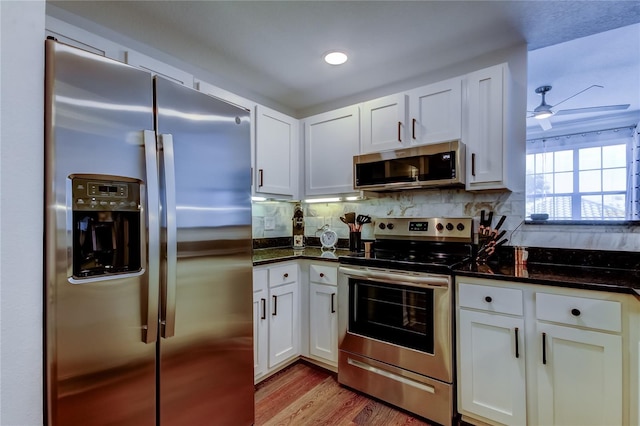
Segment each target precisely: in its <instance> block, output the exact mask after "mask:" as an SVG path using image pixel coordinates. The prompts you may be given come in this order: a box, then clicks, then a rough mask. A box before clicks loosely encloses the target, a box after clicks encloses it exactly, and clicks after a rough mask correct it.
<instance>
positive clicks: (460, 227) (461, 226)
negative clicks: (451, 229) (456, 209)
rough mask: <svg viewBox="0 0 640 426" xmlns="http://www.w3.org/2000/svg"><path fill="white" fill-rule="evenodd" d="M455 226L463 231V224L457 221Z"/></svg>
mask: <svg viewBox="0 0 640 426" xmlns="http://www.w3.org/2000/svg"><path fill="white" fill-rule="evenodd" d="M456 228H457V229H458V231H464V224H463V223H459V224H458V226H456Z"/></svg>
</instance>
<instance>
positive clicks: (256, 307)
mask: <svg viewBox="0 0 640 426" xmlns="http://www.w3.org/2000/svg"><path fill="white" fill-rule="evenodd" d="M255 284H256V278H255V275H254V288H253V375H254V377H255V378H258V377H260V376H262V375H263V374H265V373H266V372H267V357H268V353H267V345H268V331H269V322H268V320H267V310H268V307H267V306H268V305H267V298H268V294H267V285H266V282H265V283H264V285H261V286H256V285H255Z"/></svg>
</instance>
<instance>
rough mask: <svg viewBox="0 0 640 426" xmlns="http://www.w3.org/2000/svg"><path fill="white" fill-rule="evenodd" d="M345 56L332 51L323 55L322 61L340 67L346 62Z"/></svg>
mask: <svg viewBox="0 0 640 426" xmlns="http://www.w3.org/2000/svg"><path fill="white" fill-rule="evenodd" d="M347 59H348V58H347V54H346V53H344V52H339V51H337V50H334V51H333V52H329V53H327V54H326V55H324V60H325V62H326V63H328V64H329V65H342V64H344V63H345V62H347Z"/></svg>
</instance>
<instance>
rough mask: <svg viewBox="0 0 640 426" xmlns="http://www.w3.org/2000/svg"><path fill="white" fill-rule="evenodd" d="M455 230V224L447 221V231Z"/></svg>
mask: <svg viewBox="0 0 640 426" xmlns="http://www.w3.org/2000/svg"><path fill="white" fill-rule="evenodd" d="M451 230H453V225H452V224H451V222H449V223H447V231H451Z"/></svg>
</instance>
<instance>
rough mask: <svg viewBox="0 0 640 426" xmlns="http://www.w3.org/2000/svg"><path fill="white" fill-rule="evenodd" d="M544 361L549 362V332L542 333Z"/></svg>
mask: <svg viewBox="0 0 640 426" xmlns="http://www.w3.org/2000/svg"><path fill="white" fill-rule="evenodd" d="M542 363H543V364H546V363H547V333H542Z"/></svg>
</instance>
